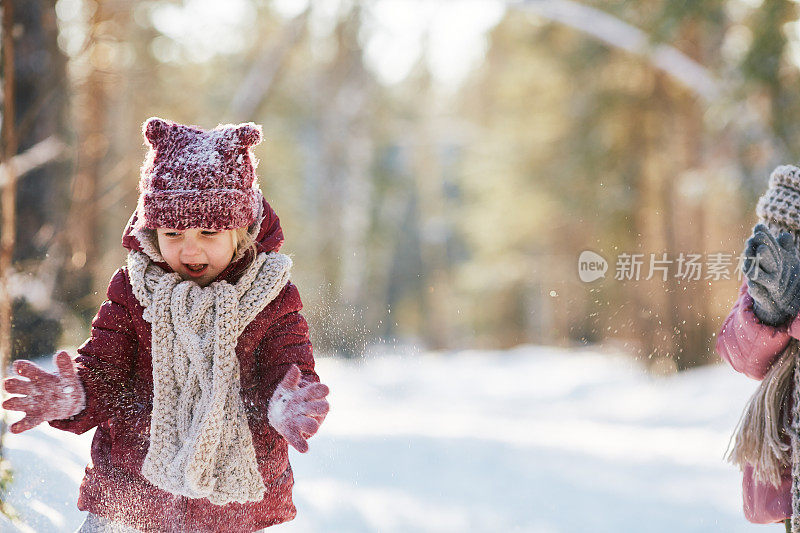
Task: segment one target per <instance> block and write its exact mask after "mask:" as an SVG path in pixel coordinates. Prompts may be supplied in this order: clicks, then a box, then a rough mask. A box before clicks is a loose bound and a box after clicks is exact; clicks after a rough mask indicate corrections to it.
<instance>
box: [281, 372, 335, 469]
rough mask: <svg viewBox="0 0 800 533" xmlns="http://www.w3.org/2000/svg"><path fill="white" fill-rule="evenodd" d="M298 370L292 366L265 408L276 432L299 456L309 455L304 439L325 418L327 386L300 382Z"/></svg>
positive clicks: (313, 431)
mask: <svg viewBox="0 0 800 533" xmlns="http://www.w3.org/2000/svg"><path fill="white" fill-rule="evenodd" d="M300 375H301V374H300V369H299V368H298V367H297V365H292V366H291V368H289V371H288V372H286V375H285V376H283V379H282V380H281V382H280V383H279V384H278V387H277V388H276V389H275V393H274V394H273V395H272V399H270V401H269V407H268V408H267V418H268V419H269V423H270V424H271V425H272V427H274V428H275V430H276V431H277V432H278V433H280V434H281V435H282V436H283V437H284V438H285V439H286V440H287V441H289V444H291V445H292V446H294V447H295V449H296V450H297V451H299V452H301V453H305V452H307V451H308V442H307V441H306V439H308V438H309V437H311V436H312V435H314V433H316V432H317V430H318V429H319V426H320V424H322V421H323V420H325V416H326V415H327V414H328V409H330V406H329V405H328V400H326V399H325V396H327V395H328V392H329V390H328V387H327V385H323V384H322V383H310V382H307V381H301V380H300Z"/></svg>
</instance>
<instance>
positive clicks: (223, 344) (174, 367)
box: [128, 248, 292, 505]
mask: <svg viewBox="0 0 800 533" xmlns="http://www.w3.org/2000/svg"><path fill="white" fill-rule="evenodd" d="M146 249H147V248H145V250H146ZM151 255H152V254H151ZM291 266H292V261H291V259H290V258H289V256H287V255H284V254H280V253H277V252H272V253H269V254H265V253H260V254H258V255H257V256H256V258H255V260H254V261H253V263H252V264H251V265H250V267H249V268H248V269H247V270H246V271H245V273H244V274H243V275H242V277H241V279H240V280H239V281H238V282H237V283H236V284H235V285H231V284H229V283H227V282H225V281H220V282H213V283H211V284H210V285H208V286H207V287H200V286H199V285H197V284H196V283H194V282H192V281H181V278H180V276H179V275H178V274H176V273H174V272H172V273H167V272H165V271H164V270H163V269H161V268H160V267H158V266H156V265H155V264H154V263H153V261H152V260H151V258H150V257H148V255H147V254H145V253H142V252H139V251H135V250H134V251H131V252H130V253H129V254H128V274H129V276H130V280H131V285H132V287H133V293H134V295H135V296H136V299H137V300H139V303H140V304H141V305H142V307H143V308H144V319H145V320H146V321H147V322H149V323H150V324H151V328H152V353H153V412H152V419H151V422H150V448H149V449H148V451H147V456H146V457H145V460H144V464H143V465H142V475H143V476H144V477H145V478H147V479H148V480H149V481H150V482H151V483H153V484H154V485H155V486H157V487H160V488H161V489H164V490H166V491H168V492H170V493H172V494H180V495H183V496H186V497H189V498H208V500H209V501H210V502H211V503H213V504H215V505H225V504H227V503H230V502H234V501H235V502H241V503H244V502H248V501H260V500H261V499H262V498H263V497H264V494H265V491H266V488H265V487H264V482H263V480H262V478H261V475H260V474H259V471H258V464H257V462H256V456H255V448H254V447H253V440H252V435H251V434H250V428H249V426H248V423H247V415H246V413H245V410H244V406H243V405H242V400H241V398H240V396H239V392H240V390H241V385H240V382H239V360H238V358H237V357H236V344H237V340H238V338H239V335H240V334H241V333H242V331H243V330H244V328H245V326H247V324H248V323H250V321H252V320H253V318H255V316H256V315H257V314H258V313H259V312H260V311H261V310H262V309H264V308H265V307H266V306H267V304H269V302H271V301H272V300H273V299H274V298H275V297H276V296H277V295H278V293H279V292H280V291H281V289H283V287H284V286H285V285H286V283H287V282H288V281H289V270H290V268H291Z"/></svg>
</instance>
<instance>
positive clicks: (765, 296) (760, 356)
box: [716, 165, 800, 532]
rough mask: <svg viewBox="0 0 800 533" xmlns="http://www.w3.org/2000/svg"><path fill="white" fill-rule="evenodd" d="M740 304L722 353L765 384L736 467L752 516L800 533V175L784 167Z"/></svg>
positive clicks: (724, 334)
mask: <svg viewBox="0 0 800 533" xmlns="http://www.w3.org/2000/svg"><path fill="white" fill-rule="evenodd" d="M756 213H757V214H758V217H759V223H758V224H757V225H756V226H755V228H754V229H753V235H752V236H751V237H750V238H749V239H748V240H747V243H746V244H745V250H744V253H743V256H744V261H743V263H742V272H743V273H744V275H745V281H744V283H743V284H742V286H741V288H740V289H739V298H738V300H737V301H736V303H735V304H734V306H733V310H732V311H731V312H730V314H729V315H728V317H727V318H726V319H725V322H724V324H723V326H722V329H721V331H720V333H719V337H718V338H717V345H716V348H717V352H718V353H719V354H720V355H721V356H722V358H723V359H725V360H726V361H727V362H728V363H730V364H731V365H732V366H733V368H735V369H736V370H738V371H739V372H742V373H744V374H746V375H747V376H749V377H751V378H754V379H757V380H760V381H761V383H760V385H759V387H758V389H757V390H756V392H755V394H754V395H753V397H752V398H751V399H750V402H749V403H748V405H747V407H746V408H745V411H744V413H743V415H742V418H741V420H740V422H739V427H738V429H737V432H736V435H735V438H736V440H735V444H734V447H733V449H732V451H731V453H730V455H729V459H730V460H731V461H732V462H734V463H736V464H738V465H740V466H741V467H742V469H743V471H744V479H743V482H742V493H743V497H744V514H745V516H746V518H747V519H748V520H749V521H751V522H755V523H759V524H768V523H775V522H778V523H779V522H783V523H784V524H785V527H786V531H792V532H800V410H799V409H800V365H798V364H797V361H798V354H800V343H799V341H798V339H800V318H798V311H800V254H799V253H798V250H800V168H797V167H795V166H791V165H784V166H780V167H778V168H777V169H775V170H774V171H773V173H772V175H771V176H770V179H769V186H768V188H767V191H766V192H765V193H764V195H763V196H762V197H761V198H760V199H759V201H758V204H757V206H756Z"/></svg>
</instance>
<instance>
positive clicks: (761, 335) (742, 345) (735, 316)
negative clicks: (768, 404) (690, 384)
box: [716, 281, 800, 524]
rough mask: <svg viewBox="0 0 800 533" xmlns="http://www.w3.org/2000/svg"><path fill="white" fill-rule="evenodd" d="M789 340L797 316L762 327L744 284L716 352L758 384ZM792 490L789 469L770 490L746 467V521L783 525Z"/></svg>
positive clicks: (798, 332)
mask: <svg viewBox="0 0 800 533" xmlns="http://www.w3.org/2000/svg"><path fill="white" fill-rule="evenodd" d="M792 337H794V338H796V339H800V316H799V317H795V318H794V319H793V320H791V321H789V322H788V323H786V324H783V325H781V326H779V327H774V326H770V325H767V324H764V323H763V322H761V321H760V320H759V319H758V317H757V316H756V315H755V313H754V312H753V297H752V296H750V293H749V292H747V281H744V282H743V283H742V286H741V287H739V298H738V299H737V300H736V303H735V304H734V305H733V309H732V310H731V312H730V314H728V317H727V318H726V319H725V322H724V323H723V325H722V329H721V330H720V333H719V336H718V337H717V345H716V348H717V353H718V354H719V355H720V356H721V357H722V358H723V359H725V360H726V361H727V362H728V363H730V365H731V366H732V367H733V368H734V369H736V370H737V371H739V372H742V373H743V374H745V375H747V376H749V377H751V378H753V379H757V380H759V381H760V380H762V379H764V377H765V376H766V375H767V373H768V372H769V369H770V367H771V366H772V363H774V362H775V361H776V360H777V359H778V357H779V356H780V354H781V353H783V350H784V348H786V347H787V346H788V345H789V342H790V341H791V340H792ZM790 408H791V406H790ZM791 489H792V473H791V468H790V467H788V466H787V467H786V468H785V469H784V471H783V473H782V475H781V486H780V487H773V486H772V485H771V484H770V483H762V482H759V481H756V480H755V479H754V477H753V469H752V467H750V466H749V465H747V466H746V467H745V469H744V477H743V480H742V497H743V500H744V502H743V503H744V515H745V517H746V518H747V519H748V520H749V521H750V522H754V523H756V524H769V523H772V522H782V521H783V520H785V519H787V518H789V517H791V515H792V494H791Z"/></svg>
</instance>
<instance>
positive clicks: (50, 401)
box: [3, 352, 86, 433]
mask: <svg viewBox="0 0 800 533" xmlns="http://www.w3.org/2000/svg"><path fill="white" fill-rule="evenodd" d="M53 361H54V362H55V365H56V368H58V372H56V373H53V374H51V373H49V372H47V371H45V370H44V369H42V368H41V367H39V366H38V365H35V364H33V363H31V362H30V361H25V360H24V359H20V360H17V361H14V365H13V368H14V372H16V373H17V374H19V375H20V376H23V377H26V378H28V379H27V380H24V379H19V378H6V379H5V380H3V388H5V390H6V391H8V392H10V393H11V394H23V396H14V397H12V398H9V399H7V400H6V401H4V402H3V408H4V409H8V410H11V411H24V412H25V417H24V418H23V419H22V420H20V421H19V422H16V423H14V424H12V425H11V427H10V429H11V433H22V432H23V431H26V430H29V429H31V428H33V427H36V426H38V425H39V424H41V423H42V422H49V421H50V420H60V419H62V418H69V417H71V416H72V415H75V414H77V413H80V412H81V411H83V408H84V407H85V405H86V394H85V393H84V391H83V385H82V384H81V380H80V378H78V375H77V374H76V373H75V367H74V366H73V363H72V359H70V357H69V354H68V353H67V352H59V353H58V354H56V355H54V356H53Z"/></svg>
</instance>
